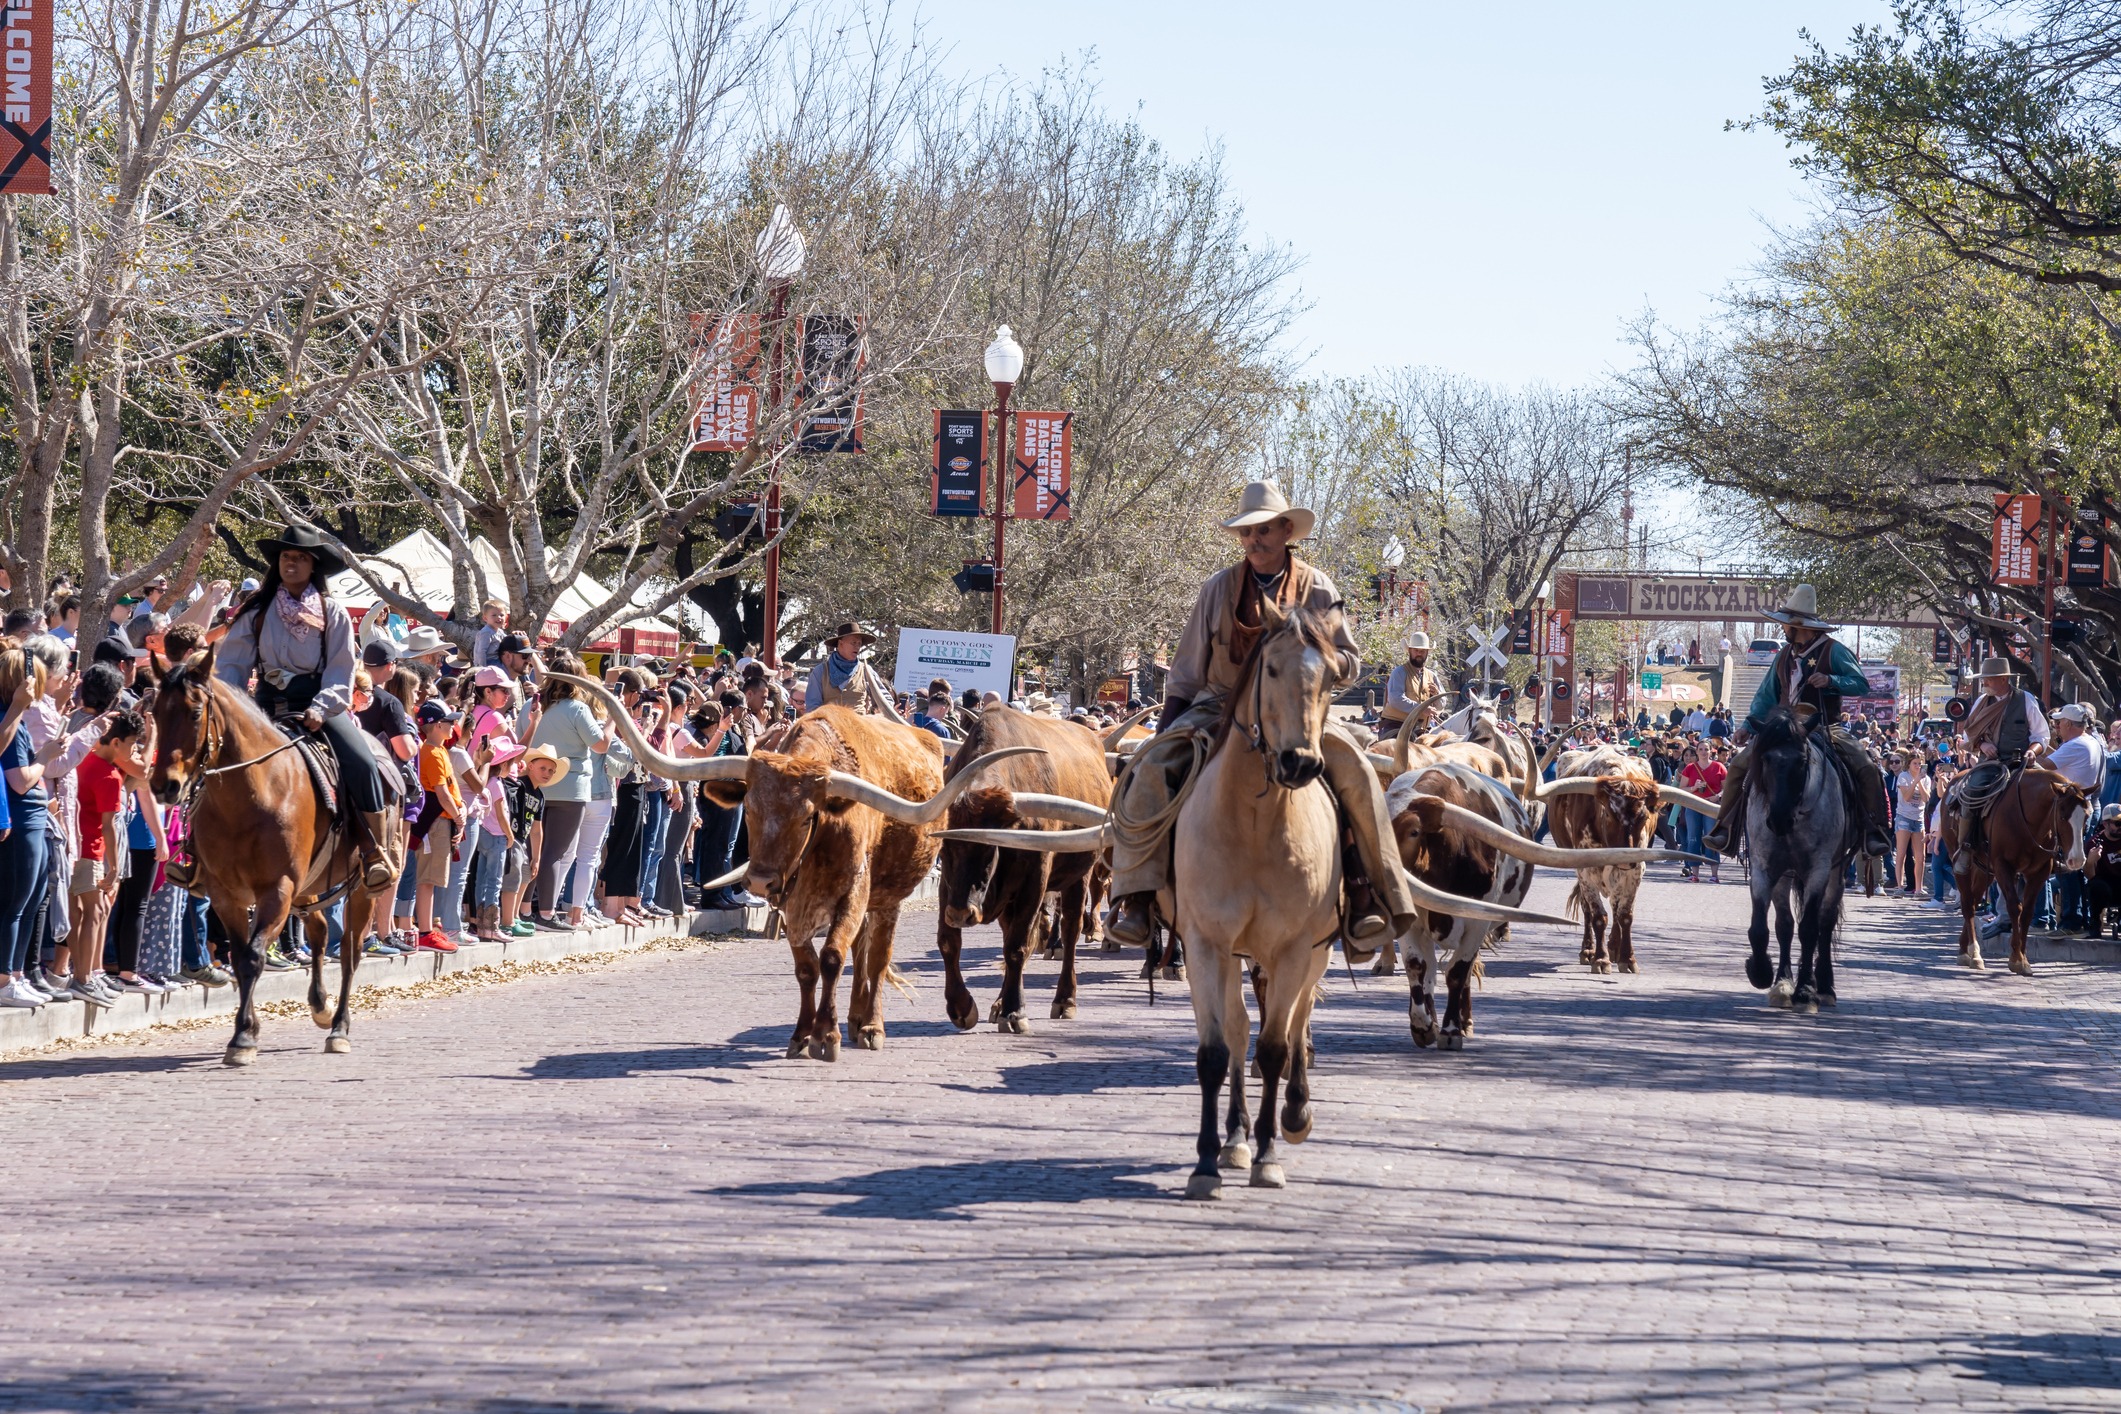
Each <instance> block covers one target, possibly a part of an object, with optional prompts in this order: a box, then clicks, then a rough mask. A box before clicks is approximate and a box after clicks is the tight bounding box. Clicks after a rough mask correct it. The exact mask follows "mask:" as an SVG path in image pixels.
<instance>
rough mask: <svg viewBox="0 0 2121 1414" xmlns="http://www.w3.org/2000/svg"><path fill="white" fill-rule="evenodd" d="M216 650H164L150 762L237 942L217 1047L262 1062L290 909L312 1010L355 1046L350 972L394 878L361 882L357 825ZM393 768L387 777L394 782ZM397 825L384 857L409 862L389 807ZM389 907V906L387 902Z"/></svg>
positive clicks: (396, 813)
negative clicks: (224, 1030) (262, 1007)
mask: <svg viewBox="0 0 2121 1414" xmlns="http://www.w3.org/2000/svg"><path fill="white" fill-rule="evenodd" d="M217 649H218V645H213V646H209V647H207V648H204V649H202V650H200V651H199V652H197V653H194V654H192V655H191V656H190V657H188V658H186V659H185V660H184V661H182V662H181V663H175V664H172V663H171V662H169V660H168V659H166V658H163V657H162V656H161V655H159V654H157V655H156V658H155V666H156V670H157V672H158V673H159V675H160V679H161V681H160V686H159V687H158V688H157V689H156V691H155V703H154V717H155V740H156V743H157V749H156V752H155V766H154V771H153V773H152V775H151V776H150V777H149V785H150V787H151V788H152V789H153V791H154V795H155V799H156V800H158V801H160V802H162V804H164V805H181V806H183V807H184V810H185V818H186V824H187V825H188V827H189V830H190V838H191V850H192V858H193V864H194V868H195V869H196V871H197V872H196V874H195V876H194V878H193V879H192V882H191V885H190V887H191V889H192V890H193V891H194V892H198V893H203V894H205V895H206V897H207V899H208V900H209V902H211V904H212V905H213V910H214V914H215V916H217V917H218V918H219V919H220V920H221V926H222V928H223V929H224V930H226V932H227V934H228V936H229V939H230V943H229V955H230V960H231V961H232V962H233V963H234V964H235V972H236V987H237V994H238V997H239V999H240V1000H239V1001H238V1004H237V1007H236V1031H235V1035H234V1036H233V1037H231V1038H230V1040H229V1043H228V1049H227V1050H226V1051H225V1052H224V1053H223V1054H222V1057H221V1059H222V1062H223V1063H224V1064H226V1065H249V1064H250V1063H251V1062H253V1061H255V1060H256V1059H257V1058H258V1013H257V1009H256V1007H255V1005H254V1004H253V994H254V992H255V990H256V988H257V985H258V978H259V976H260V975H261V974H262V973H263V972H264V971H265V949H266V945H267V944H268V943H270V942H271V941H272V940H273V939H274V938H277V937H278V936H279V935H280V930H281V929H282V928H284V927H285V926H286V924H287V919H288V916H289V914H290V913H295V912H299V913H300V914H301V915H302V928H303V932H304V933H305V934H306V936H307V937H308V940H309V951H310V968H309V1015H310V1019H311V1020H312V1021H314V1022H316V1024H317V1025H318V1026H319V1027H320V1028H324V1029H327V1030H328V1031H329V1032H330V1033H331V1034H330V1035H328V1036H326V1037H325V1038H324V1049H325V1051H326V1052H328V1053H329V1054H332V1055H344V1054H346V1053H347V1052H348V1051H350V1050H352V1049H353V1038H352V1008H351V1006H350V1005H349V1002H350V999H351V997H352V995H353V984H354V969H355V968H356V967H358V966H359V965H360V961H361V944H362V940H363V939H365V938H366V937H367V936H368V926H369V922H370V920H371V919H372V918H373V917H374V916H375V908H376V904H377V902H378V901H379V900H387V899H388V898H389V897H390V896H391V895H392V894H393V893H394V892H395V890H396V885H395V879H396V874H397V869H396V868H395V867H394V868H393V869H392V871H391V872H392V878H393V883H392V884H391V885H389V886H386V887H384V888H375V889H372V888H369V887H367V886H366V885H365V884H364V883H363V882H362V878H361V864H360V856H359V852H358V850H357V848H356V846H355V843H354V838H353V833H352V831H351V830H349V829H346V828H344V827H342V825H341V824H340V822H339V821H337V820H335V819H334V818H333V817H332V814H331V812H330V811H329V810H328V809H327V808H326V805H325V802H324V800H323V798H322V796H321V795H320V794H319V792H318V791H317V789H316V787H315V785H314V784H313V783H312V781H311V780H310V775H309V769H308V767H307V766H306V765H304V763H303V760H302V756H301V753H300V752H298V751H297V750H295V745H296V743H295V741H294V740H293V739H291V738H290V737H288V736H286V735H284V734H283V733H282V732H281V731H280V729H279V728H278V727H276V726H274V725H273V723H272V720H271V719H270V718H268V717H267V716H266V715H265V713H264V712H263V711H262V710H261V709H260V708H259V707H258V705H257V704H256V703H255V702H253V701H251V700H250V698H249V697H248V696H246V695H245V694H244V693H242V692H241V691H239V690H237V689H236V688H233V687H230V686H229V685H228V684H227V683H225V682H222V681H220V680H219V679H217V678H216V677H215V676H214V655H215V652H216V651H217ZM394 774H395V773H394V772H393V773H386V776H385V779H386V781H388V780H389V779H390V777H391V776H392V775H394ZM385 814H386V817H388V818H390V819H392V820H393V821H394V822H395V823H394V829H393V836H392V838H391V839H389V840H385V841H383V842H382V843H383V849H384V853H385V855H386V856H387V857H389V858H391V859H392V860H393V861H395V862H397V863H402V862H403V859H404V833H403V828H404V827H403V823H402V822H403V812H402V811H400V810H396V809H392V810H389V811H386V812H385ZM342 897H343V898H344V899H345V901H346V926H345V928H344V929H342V930H341V933H340V941H339V1001H338V1005H337V1006H336V1007H329V1006H327V1005H326V997H325V994H324V954H325V951H326V937H327V923H326V919H325V910H326V909H328V908H329V907H330V906H331V905H332V904H333V903H335V902H337V901H338V900H339V899H340V898H342ZM386 906H387V904H386Z"/></svg>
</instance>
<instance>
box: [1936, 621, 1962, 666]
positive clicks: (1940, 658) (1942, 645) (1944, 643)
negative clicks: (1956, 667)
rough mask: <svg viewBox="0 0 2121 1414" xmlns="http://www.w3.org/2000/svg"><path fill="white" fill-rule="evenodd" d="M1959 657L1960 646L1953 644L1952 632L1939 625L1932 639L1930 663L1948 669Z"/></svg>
mask: <svg viewBox="0 0 2121 1414" xmlns="http://www.w3.org/2000/svg"><path fill="white" fill-rule="evenodd" d="M1957 656H1958V645H1957V644H1955V643H1953V642H1952V631H1951V630H1950V629H1948V628H1946V627H1945V626H1944V625H1943V624H1938V625H1937V627H1936V630H1935V632H1934V633H1933V634H1932V636H1931V638H1930V661H1931V662H1932V663H1935V664H1936V665H1937V666H1939V667H1947V666H1949V665H1950V664H1951V661H1952V659H1954V658H1955V657H1957Z"/></svg>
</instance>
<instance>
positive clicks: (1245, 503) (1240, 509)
mask: <svg viewBox="0 0 2121 1414" xmlns="http://www.w3.org/2000/svg"><path fill="white" fill-rule="evenodd" d="M1283 516H1287V517H1288V518H1289V524H1291V525H1293V526H1294V527H1296V533H1295V534H1294V535H1292V536H1290V537H1289V538H1290V539H1291V540H1292V541H1295V540H1302V539H1303V538H1304V537H1306V536H1308V535H1309V534H1310V533H1311V528H1312V527H1313V526H1315V525H1317V524H1318V517H1317V516H1315V515H1313V514H1312V513H1311V512H1310V511H1309V510H1307V509H1305V508H1304V507H1302V506H1292V505H1290V504H1289V498H1288V497H1287V496H1284V495H1282V493H1281V487H1279V486H1277V485H1275V484H1274V483H1273V482H1271V481H1255V482H1253V483H1251V484H1250V485H1249V486H1247V487H1245V495H1244V499H1243V500H1241V501H1239V502H1238V503H1237V514H1236V515H1234V516H1231V517H1230V518H1229V519H1228V520H1226V521H1224V522H1223V529H1224V530H1242V529H1243V528H1244V527H1245V526H1248V525H1265V524H1266V523H1267V522H1268V521H1272V520H1279V519H1280V518H1281V517H1283Z"/></svg>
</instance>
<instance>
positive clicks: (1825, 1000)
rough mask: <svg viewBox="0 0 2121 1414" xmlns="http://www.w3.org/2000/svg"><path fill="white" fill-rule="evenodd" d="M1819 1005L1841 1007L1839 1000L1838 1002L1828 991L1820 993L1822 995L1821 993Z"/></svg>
mask: <svg viewBox="0 0 2121 1414" xmlns="http://www.w3.org/2000/svg"><path fill="white" fill-rule="evenodd" d="M1819 1005H1821V1006H1839V1005H1840V1002H1839V1001H1838V1000H1836V998H1835V996H1834V994H1833V993H1832V992H1828V991H1822V992H1820V993H1819Z"/></svg>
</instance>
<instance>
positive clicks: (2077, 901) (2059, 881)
mask: <svg viewBox="0 0 2121 1414" xmlns="http://www.w3.org/2000/svg"><path fill="white" fill-rule="evenodd" d="M2055 909H2056V911H2057V912H2058V913H2060V914H2061V915H2062V921H2063V923H2064V924H2065V925H2068V924H2077V923H2082V922H2083V921H2084V875H2083V874H2081V873H2070V874H2057V875H2056V876H2055Z"/></svg>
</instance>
